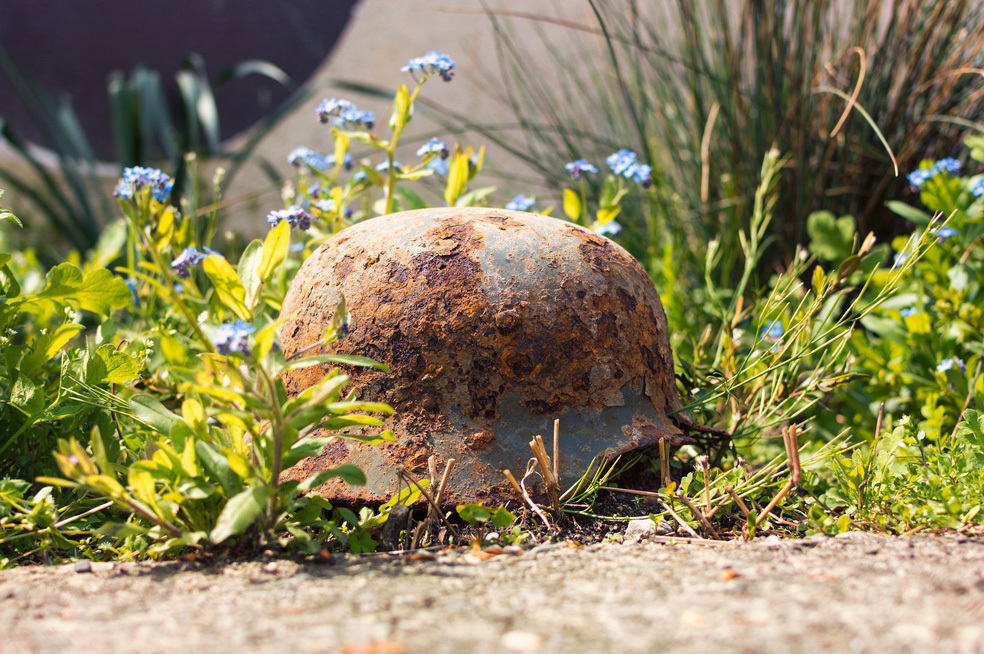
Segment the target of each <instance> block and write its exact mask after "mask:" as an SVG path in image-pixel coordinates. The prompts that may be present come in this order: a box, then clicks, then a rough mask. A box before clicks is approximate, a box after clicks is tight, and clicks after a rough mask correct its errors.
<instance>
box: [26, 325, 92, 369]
mask: <svg viewBox="0 0 984 654" xmlns="http://www.w3.org/2000/svg"><path fill="white" fill-rule="evenodd" d="M82 329H83V327H82V325H77V324H75V323H68V324H65V325H61V326H59V327H57V328H56V329H52V330H50V331H49V332H47V333H46V334H42V335H41V336H39V337H38V338H37V339H36V340H35V341H34V343H32V344H31V348H30V351H29V352H28V354H27V355H26V356H25V357H24V360H23V361H22V362H21V365H20V371H21V373H23V374H26V375H33V374H34V373H35V372H36V371H37V370H38V369H39V368H40V367H41V366H43V365H44V364H45V363H46V362H48V361H50V360H51V359H53V358H54V357H55V356H56V355H57V354H58V352H60V351H61V349H62V348H63V347H65V345H67V344H68V342H69V341H70V340H72V338H73V337H74V336H75V335H76V334H78V333H79V332H80V331H82Z"/></svg>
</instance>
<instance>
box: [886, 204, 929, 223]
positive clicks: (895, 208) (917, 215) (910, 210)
mask: <svg viewBox="0 0 984 654" xmlns="http://www.w3.org/2000/svg"><path fill="white" fill-rule="evenodd" d="M885 206H886V207H888V209H889V210H890V211H891V212H893V213H895V214H898V215H899V216H902V217H903V218H905V219H906V220H908V221H909V222H911V223H913V224H915V225H918V226H920V227H926V226H927V225H929V223H930V222H932V220H933V217H932V216H931V215H929V214H928V213H926V212H925V211H922V210H920V209H916V208H915V207H913V206H911V205H908V204H906V203H905V202H899V201H898V200H891V201H890V202H886V203H885Z"/></svg>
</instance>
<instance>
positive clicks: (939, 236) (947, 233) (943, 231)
mask: <svg viewBox="0 0 984 654" xmlns="http://www.w3.org/2000/svg"><path fill="white" fill-rule="evenodd" d="M956 233H957V230H955V229H953V228H952V227H949V226H944V227H940V228H939V230H937V232H936V242H937V243H942V242H943V241H945V240H946V239H948V238H950V237H951V236H954V235H955V234H956Z"/></svg>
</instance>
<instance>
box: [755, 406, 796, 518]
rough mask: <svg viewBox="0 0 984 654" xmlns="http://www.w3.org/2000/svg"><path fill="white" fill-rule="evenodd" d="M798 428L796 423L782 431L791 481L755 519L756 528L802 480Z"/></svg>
mask: <svg viewBox="0 0 984 654" xmlns="http://www.w3.org/2000/svg"><path fill="white" fill-rule="evenodd" d="M797 430H798V427H797V426H796V423H793V424H791V425H789V426H788V427H783V429H782V440H783V444H784V445H785V446H786V458H787V460H788V466H789V481H787V482H786V485H785V486H783V487H782V488H780V489H779V492H778V493H776V495H775V497H773V498H772V501H771V502H769V504H768V505H767V506H766V507H765V508H764V509H763V510H762V513H761V514H760V515H759V516H758V518H756V519H755V526H756V527H758V526H759V525H760V524H762V522H764V521H765V518H766V516H768V515H769V513H770V512H771V511H772V509H774V508H776V505H778V504H779V502H780V501H781V500H782V498H784V497H785V496H786V493H788V492H789V491H790V490H792V489H793V487H794V486H796V485H797V484H799V482H800V479H801V478H802V474H803V471H802V469H801V468H800V460H799V441H798V439H797V434H798V431H797Z"/></svg>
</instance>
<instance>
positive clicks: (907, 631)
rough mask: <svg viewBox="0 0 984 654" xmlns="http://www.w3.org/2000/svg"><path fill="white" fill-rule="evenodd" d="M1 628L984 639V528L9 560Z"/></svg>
mask: <svg viewBox="0 0 984 654" xmlns="http://www.w3.org/2000/svg"><path fill="white" fill-rule="evenodd" d="M82 567H83V568H84V567H85V566H84V565H83V566H82ZM0 634H2V637H0V651H2V652H58V653H59V654H60V653H62V652H140V653H141V654H143V653H147V652H178V651H185V652H277V653H284V652H341V653H345V654H356V653H361V654H369V653H371V654H400V653H416V652H428V653H429V652H438V653H440V652H449V653H451V652H454V653H458V652H510V651H517V652H523V651H528V652H626V653H632V652H657V651H666V650H670V651H687V652H704V651H707V652H734V651H737V652H790V651H794V652H796V651H800V652H801V651H811V652H812V651H837V652H905V651H920V652H927V651H932V652H984V538H981V537H973V538H961V537H956V536H919V535H917V536H914V537H912V538H891V537H880V536H871V535H864V534H856V533H855V534H846V535H844V536H841V537H837V538H827V537H823V536H819V537H813V538H810V539H806V540H800V541H785V542H779V541H774V540H773V541H772V542H769V541H768V540H766V541H759V542H755V543H752V544H748V545H743V546H734V547H716V548H710V547H701V546H696V545H680V544H676V545H668V544H657V543H646V542H643V543H636V542H631V543H624V544H599V545H592V546H587V547H569V546H566V545H546V546H540V547H537V548H535V549H532V550H526V551H525V552H523V553H522V554H518V555H508V554H506V555H501V556H496V557H494V558H491V559H488V560H483V561H479V560H477V559H475V558H474V557H473V556H471V555H469V554H466V553H465V552H464V551H460V552H453V553H442V554H440V555H438V556H437V557H435V558H434V559H433V560H418V561H409V560H406V559H398V558H396V557H393V556H391V555H373V556H365V557H356V556H350V555H349V556H340V557H336V558H335V560H334V561H333V562H332V563H330V564H324V565H316V564H305V565H298V564H296V563H293V562H288V561H277V562H266V563H264V562H254V563H245V564H233V565H226V566H199V565H196V564H188V563H169V564H160V563H158V564H153V563H141V564H116V565H114V564H92V566H91V571H89V572H77V571H76V566H74V565H67V566H60V567H51V568H43V567H25V568H18V569H14V570H10V571H5V572H0Z"/></svg>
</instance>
